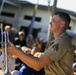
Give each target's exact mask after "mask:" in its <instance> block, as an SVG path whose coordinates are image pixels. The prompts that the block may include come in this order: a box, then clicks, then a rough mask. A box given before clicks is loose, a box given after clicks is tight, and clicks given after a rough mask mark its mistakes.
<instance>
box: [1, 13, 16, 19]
mask: <svg viewBox="0 0 76 75" xmlns="http://www.w3.org/2000/svg"><path fill="white" fill-rule="evenodd" d="M1 16H7V17H12V18H13V17H14V16H15V14H14V13H9V12H2V13H1Z"/></svg>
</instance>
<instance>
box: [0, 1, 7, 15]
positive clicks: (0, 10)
mask: <svg viewBox="0 0 76 75" xmlns="http://www.w3.org/2000/svg"><path fill="white" fill-rule="evenodd" d="M5 1H6V0H2V4H1V8H0V15H1V13H2V9H3V6H4V3H5Z"/></svg>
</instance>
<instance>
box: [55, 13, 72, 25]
mask: <svg viewBox="0 0 76 75" xmlns="http://www.w3.org/2000/svg"><path fill="white" fill-rule="evenodd" d="M54 15H59V16H60V17H61V18H62V19H63V20H64V21H65V24H66V25H67V26H69V24H70V21H71V18H70V16H69V15H68V14H67V13H65V12H56V13H54Z"/></svg>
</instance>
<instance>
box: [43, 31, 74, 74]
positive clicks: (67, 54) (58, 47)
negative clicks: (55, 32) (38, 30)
mask: <svg viewBox="0 0 76 75" xmlns="http://www.w3.org/2000/svg"><path fill="white" fill-rule="evenodd" d="M44 54H45V55H47V56H48V57H49V58H51V59H52V60H53V62H52V63H50V64H48V65H47V66H46V67H45V73H46V74H45V75H70V74H71V71H72V63H73V61H74V60H73V58H74V56H73V55H74V50H73V46H72V43H71V37H69V35H67V34H66V33H65V32H64V33H62V34H60V36H59V37H58V38H56V39H55V40H53V41H51V42H50V43H49V45H48V47H46V49H45V53H44Z"/></svg>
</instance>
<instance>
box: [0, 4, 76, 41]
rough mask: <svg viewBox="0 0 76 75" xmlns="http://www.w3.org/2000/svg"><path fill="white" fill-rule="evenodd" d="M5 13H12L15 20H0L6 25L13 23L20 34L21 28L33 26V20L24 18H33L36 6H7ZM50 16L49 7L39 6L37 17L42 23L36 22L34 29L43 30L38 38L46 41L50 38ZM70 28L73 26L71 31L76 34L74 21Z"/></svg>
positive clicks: (4, 18) (4, 17) (2, 17)
mask: <svg viewBox="0 0 76 75" xmlns="http://www.w3.org/2000/svg"><path fill="white" fill-rule="evenodd" d="M3 12H10V13H14V14H15V16H14V17H13V18H11V17H6V16H1V17H0V19H1V20H5V21H6V23H11V24H12V26H13V27H15V28H16V30H17V32H18V31H19V29H20V27H21V26H27V27H29V25H30V24H31V20H24V16H25V15H30V16H33V12H34V6H31V5H29V6H28V5H23V6H22V7H21V8H19V7H14V6H9V5H5V6H4V8H3ZM50 16H51V12H50V13H49V12H48V8H47V7H46V8H45V7H44V8H41V7H40V6H39V8H38V11H37V13H36V17H40V18H41V22H34V28H40V29H41V30H40V32H39V33H38V37H42V38H43V39H44V40H47V37H48V29H49V28H48V27H49V19H50ZM51 17H52V16H51ZM74 24H75V25H74ZM70 26H71V30H69V31H71V32H74V33H76V31H75V29H76V21H74V20H73V19H72V22H71V24H70ZM74 26H75V28H74Z"/></svg>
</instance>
